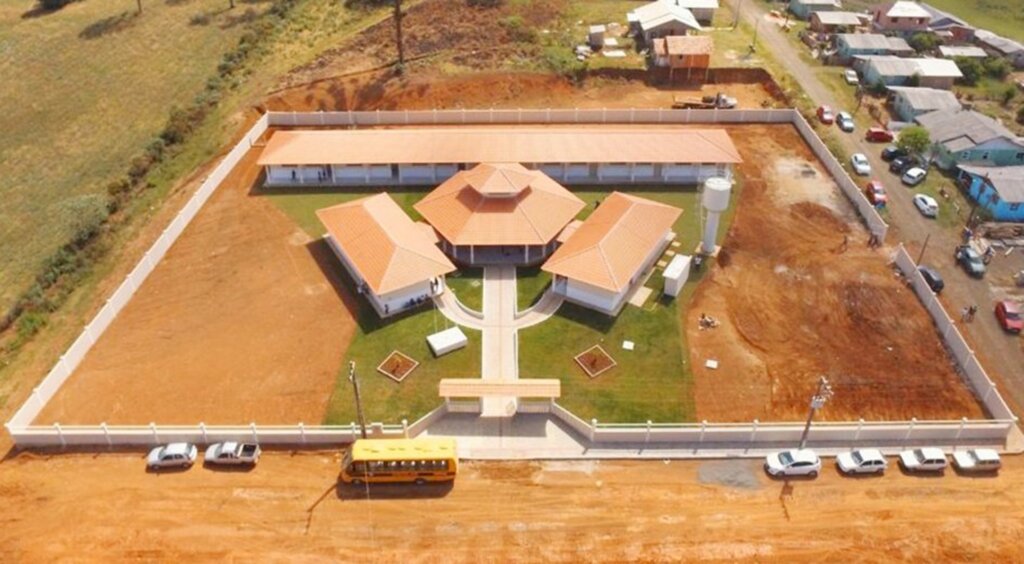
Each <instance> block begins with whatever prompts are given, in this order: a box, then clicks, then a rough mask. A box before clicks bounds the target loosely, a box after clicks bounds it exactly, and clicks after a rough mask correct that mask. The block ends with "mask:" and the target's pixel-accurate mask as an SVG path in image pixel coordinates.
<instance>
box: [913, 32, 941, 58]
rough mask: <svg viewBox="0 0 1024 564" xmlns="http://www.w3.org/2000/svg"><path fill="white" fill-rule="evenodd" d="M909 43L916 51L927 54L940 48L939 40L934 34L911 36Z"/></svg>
mask: <svg viewBox="0 0 1024 564" xmlns="http://www.w3.org/2000/svg"><path fill="white" fill-rule="evenodd" d="M907 43H909V44H910V46H911V47H913V48H914V51H917V52H918V53H927V52H930V51H932V50H934V49H935V48H936V47H938V46H939V38H938V37H936V36H935V34H933V33H927V32H920V33H915V34H914V35H911V36H910V39H909V40H908V41H907Z"/></svg>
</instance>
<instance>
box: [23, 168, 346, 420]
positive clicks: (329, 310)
mask: <svg viewBox="0 0 1024 564" xmlns="http://www.w3.org/2000/svg"><path fill="white" fill-rule="evenodd" d="M258 152H259V149H254V150H252V151H251V152H250V153H249V154H248V155H247V156H246V158H245V159H244V160H243V161H242V163H240V165H239V166H238V167H236V168H235V170H234V171H233V172H232V174H231V175H230V176H229V177H228V179H227V180H225V182H224V183H223V184H222V185H221V186H220V187H219V188H218V190H217V192H215V193H214V195H213V197H212V198H211V199H210V201H209V202H208V203H207V204H206V206H205V207H204V208H203V209H202V210H201V211H200V213H199V215H198V216H197V217H196V218H195V220H193V222H192V224H191V225H189V226H188V228H187V229H186V230H185V233H183V234H182V236H181V237H180V238H179V239H178V241H177V242H176V243H175V245H174V246H173V247H172V248H171V250H170V251H169V252H168V253H167V255H166V257H165V258H164V259H163V261H161V262H160V264H159V265H158V266H157V268H156V270H154V272H153V273H152V274H151V275H150V277H149V279H148V280H147V281H146V282H145V283H144V284H143V286H142V287H141V288H140V289H139V291H138V292H137V293H136V295H135V296H134V297H133V298H132V300H131V302H130V303H129V304H128V306H127V307H126V308H125V309H124V310H123V311H122V312H121V314H120V315H119V316H118V317H117V318H116V319H115V320H114V322H113V324H111V326H110V328H109V329H108V330H107V332H106V333H105V334H104V335H103V336H102V337H101V338H100V340H99V342H98V343H97V344H96V346H95V347H94V348H93V349H92V351H90V353H89V354H88V355H87V356H86V358H85V360H84V361H83V362H82V364H81V365H80V366H79V368H78V370H77V371H76V372H75V373H74V374H72V376H71V378H69V379H68V381H67V382H66V383H65V384H64V386H63V387H62V388H61V390H60V391H59V392H58V393H57V395H56V396H55V397H54V398H53V400H51V401H50V403H49V404H48V405H47V407H46V408H45V409H44V410H43V412H42V413H41V414H40V416H39V417H38V418H37V420H36V422H37V423H43V424H45V423H52V422H55V421H59V422H61V423H64V424H74V423H80V424H96V423H99V422H102V421H106V422H107V423H110V424H146V423H149V422H150V421H154V422H157V423H163V424H172V423H183V424H195V423H197V422H199V421H203V422H205V423H207V424H218V423H233V424H237V423H240V422H248V421H256V422H258V423H265V424H268V423H288V424H295V423H297V422H299V421H304V422H307V423H319V422H320V420H321V419H322V417H323V414H324V410H325V408H326V403H327V399H328V397H329V395H330V392H331V390H332V389H333V386H334V381H335V378H336V376H337V373H338V370H339V367H340V363H341V360H342V356H343V354H344V350H345V347H347V345H348V342H349V340H350V338H351V335H352V333H353V330H354V321H353V317H352V314H351V313H350V310H349V308H348V307H346V305H345V304H344V303H343V300H342V298H341V297H340V296H341V294H340V290H338V288H340V285H339V283H338V280H337V278H336V270H334V269H335V262H336V261H332V259H333V256H332V255H330V250H329V249H328V248H326V246H325V245H323V243H321V242H311V241H310V240H309V238H308V237H307V236H306V235H305V234H304V233H302V232H301V230H299V229H298V228H297V227H296V226H295V224H294V223H293V222H292V221H291V220H290V219H289V218H288V217H287V216H285V215H284V213H283V212H281V211H280V210H278V209H277V208H276V207H274V205H273V204H272V203H270V202H268V201H267V200H265V199H263V198H259V197H252V196H250V195H249V190H250V188H251V186H252V185H253V183H254V181H255V180H256V174H257V172H258V170H259V169H258V167H256V166H255V159H256V156H257V154H258ZM321 265H324V266H323V267H322V266H321Z"/></svg>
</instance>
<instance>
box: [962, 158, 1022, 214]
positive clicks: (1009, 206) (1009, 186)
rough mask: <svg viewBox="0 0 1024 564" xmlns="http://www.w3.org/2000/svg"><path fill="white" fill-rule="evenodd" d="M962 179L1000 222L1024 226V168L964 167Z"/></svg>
mask: <svg viewBox="0 0 1024 564" xmlns="http://www.w3.org/2000/svg"><path fill="white" fill-rule="evenodd" d="M958 168H959V172H958V179H959V180H960V182H961V183H962V184H963V186H964V187H966V188H967V193H968V194H970V196H971V198H973V199H974V201H976V202H978V204H979V205H981V206H982V207H984V208H985V209H987V210H988V211H989V212H991V213H992V217H993V218H994V219H995V220H996V221H1020V222H1024V165H1020V166H1002V167H989V166H970V165H964V166H960V167H958Z"/></svg>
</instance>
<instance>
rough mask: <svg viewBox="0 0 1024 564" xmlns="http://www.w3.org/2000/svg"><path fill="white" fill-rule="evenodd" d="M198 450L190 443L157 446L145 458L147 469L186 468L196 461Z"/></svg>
mask: <svg viewBox="0 0 1024 564" xmlns="http://www.w3.org/2000/svg"><path fill="white" fill-rule="evenodd" d="M197 453H198V450H197V449H196V445H194V444H192V443H170V444H166V445H163V446H158V447H156V448H154V449H153V450H151V451H149V455H148V456H146V466H148V467H149V468H153V469H156V468H182V467H184V468H188V467H189V466H192V464H193V463H194V462H195V461H196V454H197Z"/></svg>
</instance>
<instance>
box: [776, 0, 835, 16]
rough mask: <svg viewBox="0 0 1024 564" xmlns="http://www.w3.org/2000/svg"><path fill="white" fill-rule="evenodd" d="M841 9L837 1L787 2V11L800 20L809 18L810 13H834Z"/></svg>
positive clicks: (793, 0) (795, 0)
mask: <svg viewBox="0 0 1024 564" xmlns="http://www.w3.org/2000/svg"><path fill="white" fill-rule="evenodd" d="M842 9H843V5H842V4H841V3H840V2H839V0H789V11H790V12H791V13H792V14H793V15H794V16H796V17H797V18H799V19H801V20H808V19H810V18H811V12H835V11H839V10H842Z"/></svg>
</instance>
